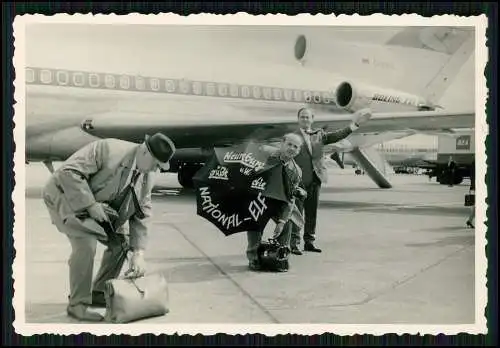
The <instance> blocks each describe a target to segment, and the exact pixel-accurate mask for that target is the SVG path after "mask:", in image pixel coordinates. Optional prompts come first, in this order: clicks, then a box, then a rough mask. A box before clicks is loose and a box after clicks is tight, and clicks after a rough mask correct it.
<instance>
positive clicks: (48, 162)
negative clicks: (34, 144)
mask: <svg viewBox="0 0 500 348" xmlns="http://www.w3.org/2000/svg"><path fill="white" fill-rule="evenodd" d="M43 164H45V166H46V167H47V169H48V170H49V172H50V174H53V173H54V165H53V164H52V161H43Z"/></svg>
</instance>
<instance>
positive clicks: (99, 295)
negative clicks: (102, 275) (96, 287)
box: [90, 291, 106, 308]
mask: <svg viewBox="0 0 500 348" xmlns="http://www.w3.org/2000/svg"><path fill="white" fill-rule="evenodd" d="M90 307H101V308H105V307H106V298H105V297H104V292H102V291H92V304H90Z"/></svg>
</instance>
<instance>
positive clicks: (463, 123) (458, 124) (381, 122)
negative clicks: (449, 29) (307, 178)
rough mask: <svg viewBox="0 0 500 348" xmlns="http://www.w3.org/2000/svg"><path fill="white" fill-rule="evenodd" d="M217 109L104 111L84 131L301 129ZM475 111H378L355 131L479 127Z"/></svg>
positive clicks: (268, 133)
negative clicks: (199, 111) (229, 115)
mask: <svg viewBox="0 0 500 348" xmlns="http://www.w3.org/2000/svg"><path fill="white" fill-rule="evenodd" d="M216 113H217V110H214V111H210V110H206V111H205V113H204V114H201V115H198V116H197V117H196V118H192V117H191V118H190V117H188V116H189V115H185V114H182V112H180V113H174V114H173V115H175V116H169V115H161V114H156V113H154V114H153V113H150V114H140V113H133V112H126V111H117V112H111V113H103V114H97V115H93V116H91V117H87V118H85V120H83V122H82V129H83V130H84V131H85V132H87V133H89V134H91V135H93V136H96V137H100V138H107V137H112V138H119V139H123V140H128V141H132V142H141V141H143V140H144V136H145V134H153V133H155V132H162V133H164V134H165V135H167V136H169V137H171V138H172V140H173V141H174V142H175V143H176V144H177V146H178V147H179V148H182V147H190V148H192V147H202V148H203V147H206V146H207V144H210V145H213V146H224V145H232V144H236V143H240V142H244V141H246V140H250V139H253V140H267V141H275V140H277V139H279V138H280V137H281V136H282V135H284V134H285V133H287V132H292V131H294V130H296V128H297V122H296V120H295V119H293V118H291V117H286V118H285V117H283V116H281V115H278V116H276V117H272V116H271V115H263V116H259V115H254V116H249V115H248V114H247V117H246V118H241V117H234V118H233V119H231V118H227V117H223V118H217V117H216V116H217V115H216ZM474 115H475V114H474V112H444V111H415V112H405V113H402V112H401V113H378V114H374V115H373V116H372V118H371V120H370V121H369V122H367V123H366V124H365V125H363V126H362V127H361V128H359V129H358V130H357V131H356V132H355V133H354V134H360V135H361V134H378V133H386V132H400V131H407V132H411V133H415V132H416V133H419V132H421V133H424V132H427V131H432V132H436V131H439V130H442V131H444V132H446V131H449V130H450V129H453V128H472V127H474V119H475V116H474ZM351 118H352V115H349V114H335V115H318V116H317V118H316V119H315V126H316V127H327V128H328V129H339V128H342V127H346V126H348V125H349V123H350V121H351Z"/></svg>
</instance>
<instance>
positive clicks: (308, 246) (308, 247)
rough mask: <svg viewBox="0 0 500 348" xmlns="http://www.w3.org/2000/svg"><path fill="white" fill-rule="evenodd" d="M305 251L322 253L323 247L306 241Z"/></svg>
mask: <svg viewBox="0 0 500 348" xmlns="http://www.w3.org/2000/svg"><path fill="white" fill-rule="evenodd" d="M304 251H314V252H315V253H320V252H321V249H320V248H316V247H315V246H314V245H313V243H305V244H304Z"/></svg>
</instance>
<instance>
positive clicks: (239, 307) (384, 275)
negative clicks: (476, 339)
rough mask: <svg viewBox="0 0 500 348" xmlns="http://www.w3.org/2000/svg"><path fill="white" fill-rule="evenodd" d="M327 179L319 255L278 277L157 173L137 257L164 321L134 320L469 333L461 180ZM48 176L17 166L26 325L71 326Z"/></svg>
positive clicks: (467, 239)
mask: <svg viewBox="0 0 500 348" xmlns="http://www.w3.org/2000/svg"><path fill="white" fill-rule="evenodd" d="M329 171H330V178H329V183H328V184H327V185H325V186H324V187H323V188H322V191H321V194H320V206H319V210H318V226H317V241H316V244H317V246H318V247H320V248H321V249H323V252H322V253H311V252H304V254H303V255H302V256H296V255H291V259H290V270H289V272H287V273H263V272H251V271H249V270H248V263H247V260H246V257H245V248H246V235H245V234H244V233H239V234H235V235H232V236H228V237H226V236H224V235H223V234H222V233H221V232H220V231H219V230H218V229H217V228H216V227H215V226H213V225H212V224H211V223H209V222H208V221H206V220H205V219H203V218H201V217H200V216H198V215H197V214H196V203H195V196H194V193H193V192H191V191H186V190H182V189H181V187H180V186H179V184H178V183H177V179H176V176H175V175H174V174H162V175H159V177H158V180H157V182H158V184H157V187H156V188H155V190H154V195H153V203H154V213H155V217H154V223H153V228H152V231H151V232H150V242H149V249H148V250H147V253H146V257H145V258H146V262H147V264H148V267H149V268H148V270H149V271H150V272H161V273H162V274H163V275H164V276H165V277H166V279H167V281H168V286H169V303H170V312H169V313H168V314H166V315H165V316H161V317H156V318H150V319H145V320H141V323H185V324H202V323H204V324H216V323H233V324H278V323H279V324H301V323H306V324H322V323H330V324H358V325H362V324H427V325H454V324H474V323H475V321H476V320H477V316H476V306H475V304H476V301H477V299H476V293H475V291H476V281H475V230H474V229H467V228H466V226H465V221H466V219H467V216H468V214H469V208H467V207H464V206H463V201H464V194H465V193H466V192H467V191H468V181H465V182H464V183H462V184H460V185H457V186H453V187H448V186H446V185H440V184H438V183H436V182H435V178H434V179H433V180H432V181H430V180H429V179H428V178H427V176H425V175H392V176H391V177H390V180H391V182H392V183H393V185H394V187H393V188H392V189H379V188H377V187H376V186H375V184H374V183H373V182H372V181H371V180H370V178H369V177H368V176H366V175H355V174H354V173H353V172H354V170H353V169H352V168H346V169H344V170H341V169H339V168H336V167H334V166H332V167H331V168H330V169H329ZM48 176H49V172H48V170H47V169H46V168H45V167H44V166H43V165H39V164H30V165H27V166H26V179H27V184H26V231H25V243H26V244H25V246H26V264H25V268H23V269H25V271H26V275H25V279H24V280H25V288H24V290H25V293H24V303H25V311H24V314H25V321H26V323H77V321H76V320H73V319H71V318H69V317H68V316H67V315H66V312H65V310H66V299H67V295H68V293H69V289H68V266H67V259H68V256H69V253H70V246H69V243H68V241H67V239H66V237H65V236H64V235H62V234H61V233H59V232H58V231H57V230H56V228H55V226H52V225H51V223H50V220H49V216H48V213H47V211H46V210H45V207H44V205H43V203H42V201H41V198H40V192H41V187H42V185H43V183H44V182H45V180H46V179H47V178H48ZM273 227H274V225H273V223H270V224H269V225H268V228H267V229H266V235H265V237H264V238H267V236H269V232H270V231H271V230H272V228H273ZM21 233H22V232H21ZM102 250H103V248H102V246H99V247H98V251H97V258H96V266H95V267H94V269H95V272H96V271H97V268H98V266H99V262H100V257H101V254H102ZM21 266H22V265H21ZM21 301H23V300H21Z"/></svg>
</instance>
